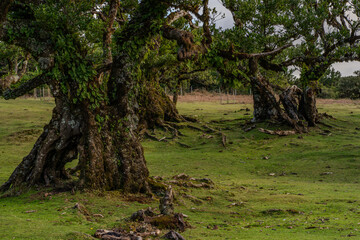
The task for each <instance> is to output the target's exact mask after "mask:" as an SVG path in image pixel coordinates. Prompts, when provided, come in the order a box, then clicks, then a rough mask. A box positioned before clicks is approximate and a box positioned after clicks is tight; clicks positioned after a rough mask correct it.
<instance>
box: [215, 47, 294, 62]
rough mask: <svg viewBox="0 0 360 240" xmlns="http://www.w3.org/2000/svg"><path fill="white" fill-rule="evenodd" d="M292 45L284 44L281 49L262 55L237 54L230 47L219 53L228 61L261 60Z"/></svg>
mask: <svg viewBox="0 0 360 240" xmlns="http://www.w3.org/2000/svg"><path fill="white" fill-rule="evenodd" d="M291 46H292V44H286V45H284V46H282V47H279V48H277V49H274V50H273V51H270V52H263V53H239V52H234V47H233V46H231V47H230V49H229V50H227V51H220V56H222V57H224V58H226V59H229V60H243V59H251V58H257V59H261V58H264V57H267V56H274V55H277V54H279V53H281V52H282V51H283V50H285V49H286V48H289V47H291Z"/></svg>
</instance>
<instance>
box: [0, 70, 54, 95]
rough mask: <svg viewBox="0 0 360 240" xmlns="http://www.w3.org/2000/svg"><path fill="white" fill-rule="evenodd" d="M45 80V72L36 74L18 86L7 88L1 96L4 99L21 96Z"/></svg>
mask: <svg viewBox="0 0 360 240" xmlns="http://www.w3.org/2000/svg"><path fill="white" fill-rule="evenodd" d="M46 82H47V78H46V74H44V73H43V74H41V75H38V76H36V77H35V78H33V79H31V80H29V81H27V82H25V83H23V84H22V85H20V86H19V87H17V88H15V89H8V90H5V91H4V93H3V96H4V98H5V99H6V100H9V99H15V98H18V97H21V96H23V95H25V94H26V93H28V92H29V91H31V90H33V89H34V88H37V87H39V86H40V85H42V84H45V83H46Z"/></svg>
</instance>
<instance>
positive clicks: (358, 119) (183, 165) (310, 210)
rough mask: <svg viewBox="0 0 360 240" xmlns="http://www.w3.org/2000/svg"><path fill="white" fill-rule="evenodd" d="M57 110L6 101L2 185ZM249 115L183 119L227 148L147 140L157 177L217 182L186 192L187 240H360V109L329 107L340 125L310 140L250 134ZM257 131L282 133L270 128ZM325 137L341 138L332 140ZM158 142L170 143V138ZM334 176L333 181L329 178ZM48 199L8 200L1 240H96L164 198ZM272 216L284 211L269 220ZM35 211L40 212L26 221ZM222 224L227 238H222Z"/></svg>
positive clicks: (181, 206) (211, 109)
mask: <svg viewBox="0 0 360 240" xmlns="http://www.w3.org/2000/svg"><path fill="white" fill-rule="evenodd" d="M52 107H53V103H51V102H40V101H36V100H16V101H4V100H0V184H1V183H3V182H4V181H6V180H7V178H8V177H9V176H10V174H11V173H12V171H13V169H14V168H15V167H16V166H17V164H18V163H19V162H20V161H21V159H22V158H23V157H24V156H26V154H27V153H28V152H29V151H30V149H31V147H32V145H33V144H34V142H35V140H36V138H37V136H38V135H39V133H40V132H41V129H42V127H43V126H44V125H45V124H46V123H47V122H48V121H49V119H50V117H51V109H52ZM246 107H249V108H251V106H249V105H234V104H231V105H230V104H229V105H220V104H217V103H180V104H179V111H180V112H181V113H182V114H185V115H192V116H196V117H197V118H199V119H200V120H201V121H202V124H207V125H209V126H211V127H213V128H217V129H222V132H223V133H225V134H226V135H227V139H228V142H229V143H232V144H228V146H227V148H226V149H225V148H223V147H222V145H221V141H220V138H219V136H218V135H213V138H209V139H208V138H206V136H205V137H204V136H203V133H201V132H199V131H195V130H191V129H188V128H184V129H181V130H180V131H181V132H182V133H183V134H185V136H184V137H182V138H181V139H180V140H179V141H180V142H182V143H185V144H187V145H190V146H191V148H190V149H187V148H184V147H181V146H180V145H179V144H177V143H175V142H174V141H170V142H166V143H164V142H154V141H150V140H144V142H143V145H144V148H145V155H146V159H147V164H148V167H149V169H150V174H151V175H152V176H162V177H164V178H165V179H170V178H171V177H172V176H174V175H176V174H179V173H186V174H189V175H190V176H192V177H197V178H204V177H207V178H210V179H212V180H213V181H214V182H215V187H214V188H213V189H193V188H188V189H185V188H176V193H177V196H178V202H177V206H176V209H175V210H176V211H178V212H183V213H185V214H186V215H188V216H189V218H188V221H189V222H190V224H191V225H192V226H193V228H191V229H189V230H187V231H186V232H184V233H183V234H182V235H183V236H184V237H185V238H186V239H311V240H312V239H343V238H348V237H347V236H348V235H349V234H350V236H351V235H356V236H353V237H352V239H360V231H359V230H360V185H359V181H360V177H359V176H360V139H359V134H360V131H358V130H356V129H355V128H358V127H360V105H359V104H352V105H337V104H332V105H320V106H319V109H320V111H321V112H327V113H328V114H331V115H333V116H334V117H335V118H336V119H325V120H324V123H326V124H328V125H331V126H333V127H332V128H329V127H326V126H324V125H319V127H317V128H313V129H311V132H310V133H308V134H303V135H302V137H299V136H298V135H294V136H287V137H277V136H270V135H266V134H263V133H260V132H259V131H258V130H257V129H254V130H252V131H250V132H247V133H245V132H244V131H243V130H242V127H243V126H242V124H243V123H244V122H245V121H246V120H249V119H251V115H245V114H246V113H248V112H246V111H244V110H242V111H240V109H245V108H246ZM250 113H251V112H250ZM211 120H229V121H226V122H220V123H219V122H216V123H214V122H210V121H211ZM202 124H197V126H201V125H202ZM256 125H257V127H263V128H271V129H277V128H280V126H273V125H272V126H268V124H267V123H262V124H256ZM29 130H31V131H29ZM324 130H329V131H330V132H331V134H330V135H329V134H327V135H322V134H321V133H323V132H324ZM156 134H157V136H158V137H162V136H164V135H166V133H164V132H162V131H160V130H157V131H156ZM208 135H211V134H208ZM265 156H266V157H267V158H268V159H264V157H265ZM325 172H332V174H330V175H322V173H325ZM274 174H275V175H274ZM271 175H274V176H271ZM49 191H50V190H49ZM45 193H46V192H44V191H41V192H36V191H32V192H29V193H27V194H24V195H22V196H19V197H12V198H5V199H0V239H87V237H86V236H85V235H82V234H81V233H86V234H90V235H92V234H93V233H94V232H95V230H96V229H98V228H112V227H114V226H118V225H119V224H121V223H123V222H124V218H126V217H129V216H130V215H131V213H133V212H135V211H136V210H138V209H141V208H145V207H147V206H152V207H156V206H157V205H158V201H157V200H152V201H149V202H148V203H142V204H141V203H138V202H134V201H129V198H128V197H126V196H124V195H123V194H122V193H121V192H117V191H114V192H104V193H102V192H85V193H84V192H77V193H76V194H74V195H72V194H70V193H58V194H54V195H52V196H51V197H49V196H47V197H45V196H44V194H45ZM184 194H187V195H192V196H194V197H196V198H198V199H200V200H201V203H193V202H191V201H190V200H189V199H187V198H184V197H182V196H183V195H184ZM208 197H211V198H208ZM206 199H211V200H206ZM77 202H80V203H82V204H84V205H85V206H86V207H87V209H88V210H89V211H90V212H91V213H101V214H102V215H104V218H94V217H92V218H91V219H86V217H84V216H83V215H82V214H80V213H78V212H77V211H76V210H75V209H72V207H73V206H74V205H75V203H77ZM234 203H236V204H234ZM270 209H281V210H284V211H279V212H273V213H272V212H267V210H270ZM29 210H35V212H31V213H26V211H29ZM286 210H296V211H298V212H301V213H302V214H300V213H296V212H295V213H290V212H289V211H286ZM89 220H90V221H89ZM214 225H217V227H218V229H217V230H212V228H213V226H214Z"/></svg>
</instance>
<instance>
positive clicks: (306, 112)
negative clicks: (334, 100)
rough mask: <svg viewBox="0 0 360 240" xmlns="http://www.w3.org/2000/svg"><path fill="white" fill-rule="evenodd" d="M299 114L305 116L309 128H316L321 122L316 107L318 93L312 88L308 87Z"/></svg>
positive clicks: (302, 97) (300, 104)
mask: <svg viewBox="0 0 360 240" xmlns="http://www.w3.org/2000/svg"><path fill="white" fill-rule="evenodd" d="M299 112H300V113H301V114H302V116H304V118H305V120H306V121H307V122H308V124H309V126H315V125H316V123H317V122H318V120H319V114H318V110H317V107H316V93H315V90H314V89H313V88H311V87H307V88H306V89H305V90H304V92H303V94H302V96H301V101H300V103H299Z"/></svg>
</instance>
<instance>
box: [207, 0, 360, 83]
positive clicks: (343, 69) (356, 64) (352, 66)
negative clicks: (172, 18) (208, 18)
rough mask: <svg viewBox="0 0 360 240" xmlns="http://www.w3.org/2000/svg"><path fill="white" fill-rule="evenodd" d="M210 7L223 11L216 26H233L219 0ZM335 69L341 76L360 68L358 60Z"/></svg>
mask: <svg viewBox="0 0 360 240" xmlns="http://www.w3.org/2000/svg"><path fill="white" fill-rule="evenodd" d="M209 5H210V7H212V8H213V7H215V8H216V10H217V11H218V12H219V13H225V18H224V19H219V20H218V21H217V22H216V25H217V26H218V27H222V28H231V27H233V26H234V21H233V19H232V16H231V13H230V12H229V11H228V10H227V9H226V8H224V6H223V5H222V3H221V1H220V0H210V1H209ZM333 67H334V68H335V70H337V71H340V72H341V75H342V76H350V75H354V72H355V71H357V70H360V62H348V63H347V62H344V63H335V64H334V65H333Z"/></svg>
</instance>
